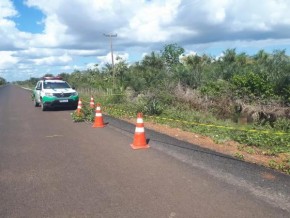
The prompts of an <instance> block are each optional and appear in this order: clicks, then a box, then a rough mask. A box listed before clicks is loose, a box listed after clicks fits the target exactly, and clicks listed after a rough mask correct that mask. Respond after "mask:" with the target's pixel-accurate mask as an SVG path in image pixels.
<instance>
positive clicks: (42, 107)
mask: <svg viewBox="0 0 290 218" xmlns="http://www.w3.org/2000/svg"><path fill="white" fill-rule="evenodd" d="M46 109H47V107H46V106H45V105H44V103H43V102H41V110H42V111H46Z"/></svg>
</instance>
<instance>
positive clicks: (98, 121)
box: [93, 103, 105, 128]
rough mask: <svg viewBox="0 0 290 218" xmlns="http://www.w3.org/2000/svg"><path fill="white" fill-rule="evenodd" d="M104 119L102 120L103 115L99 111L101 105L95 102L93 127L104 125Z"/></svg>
mask: <svg viewBox="0 0 290 218" xmlns="http://www.w3.org/2000/svg"><path fill="white" fill-rule="evenodd" d="M104 126H105V125H104V120H103V116H102V112H101V105H100V104H99V103H97V107H96V113H95V122H94V125H93V127H94V128H97V127H104Z"/></svg>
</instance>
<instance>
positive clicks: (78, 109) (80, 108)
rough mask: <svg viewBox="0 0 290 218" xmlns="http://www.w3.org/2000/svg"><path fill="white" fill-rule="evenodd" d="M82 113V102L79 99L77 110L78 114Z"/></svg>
mask: <svg viewBox="0 0 290 218" xmlns="http://www.w3.org/2000/svg"><path fill="white" fill-rule="evenodd" d="M81 111H82V100H81V99H79V101H78V108H77V114H78V115H80V114H81Z"/></svg>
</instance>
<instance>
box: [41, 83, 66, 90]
mask: <svg viewBox="0 0 290 218" xmlns="http://www.w3.org/2000/svg"><path fill="white" fill-rule="evenodd" d="M43 87H44V88H45V89H66V88H70V86H69V84H67V83H66V82H44V83H43Z"/></svg>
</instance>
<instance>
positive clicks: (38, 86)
mask: <svg viewBox="0 0 290 218" xmlns="http://www.w3.org/2000/svg"><path fill="white" fill-rule="evenodd" d="M41 91H42V82H41V81H39V82H38V83H37V84H36V87H35V99H36V101H37V102H40V95H41Z"/></svg>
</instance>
